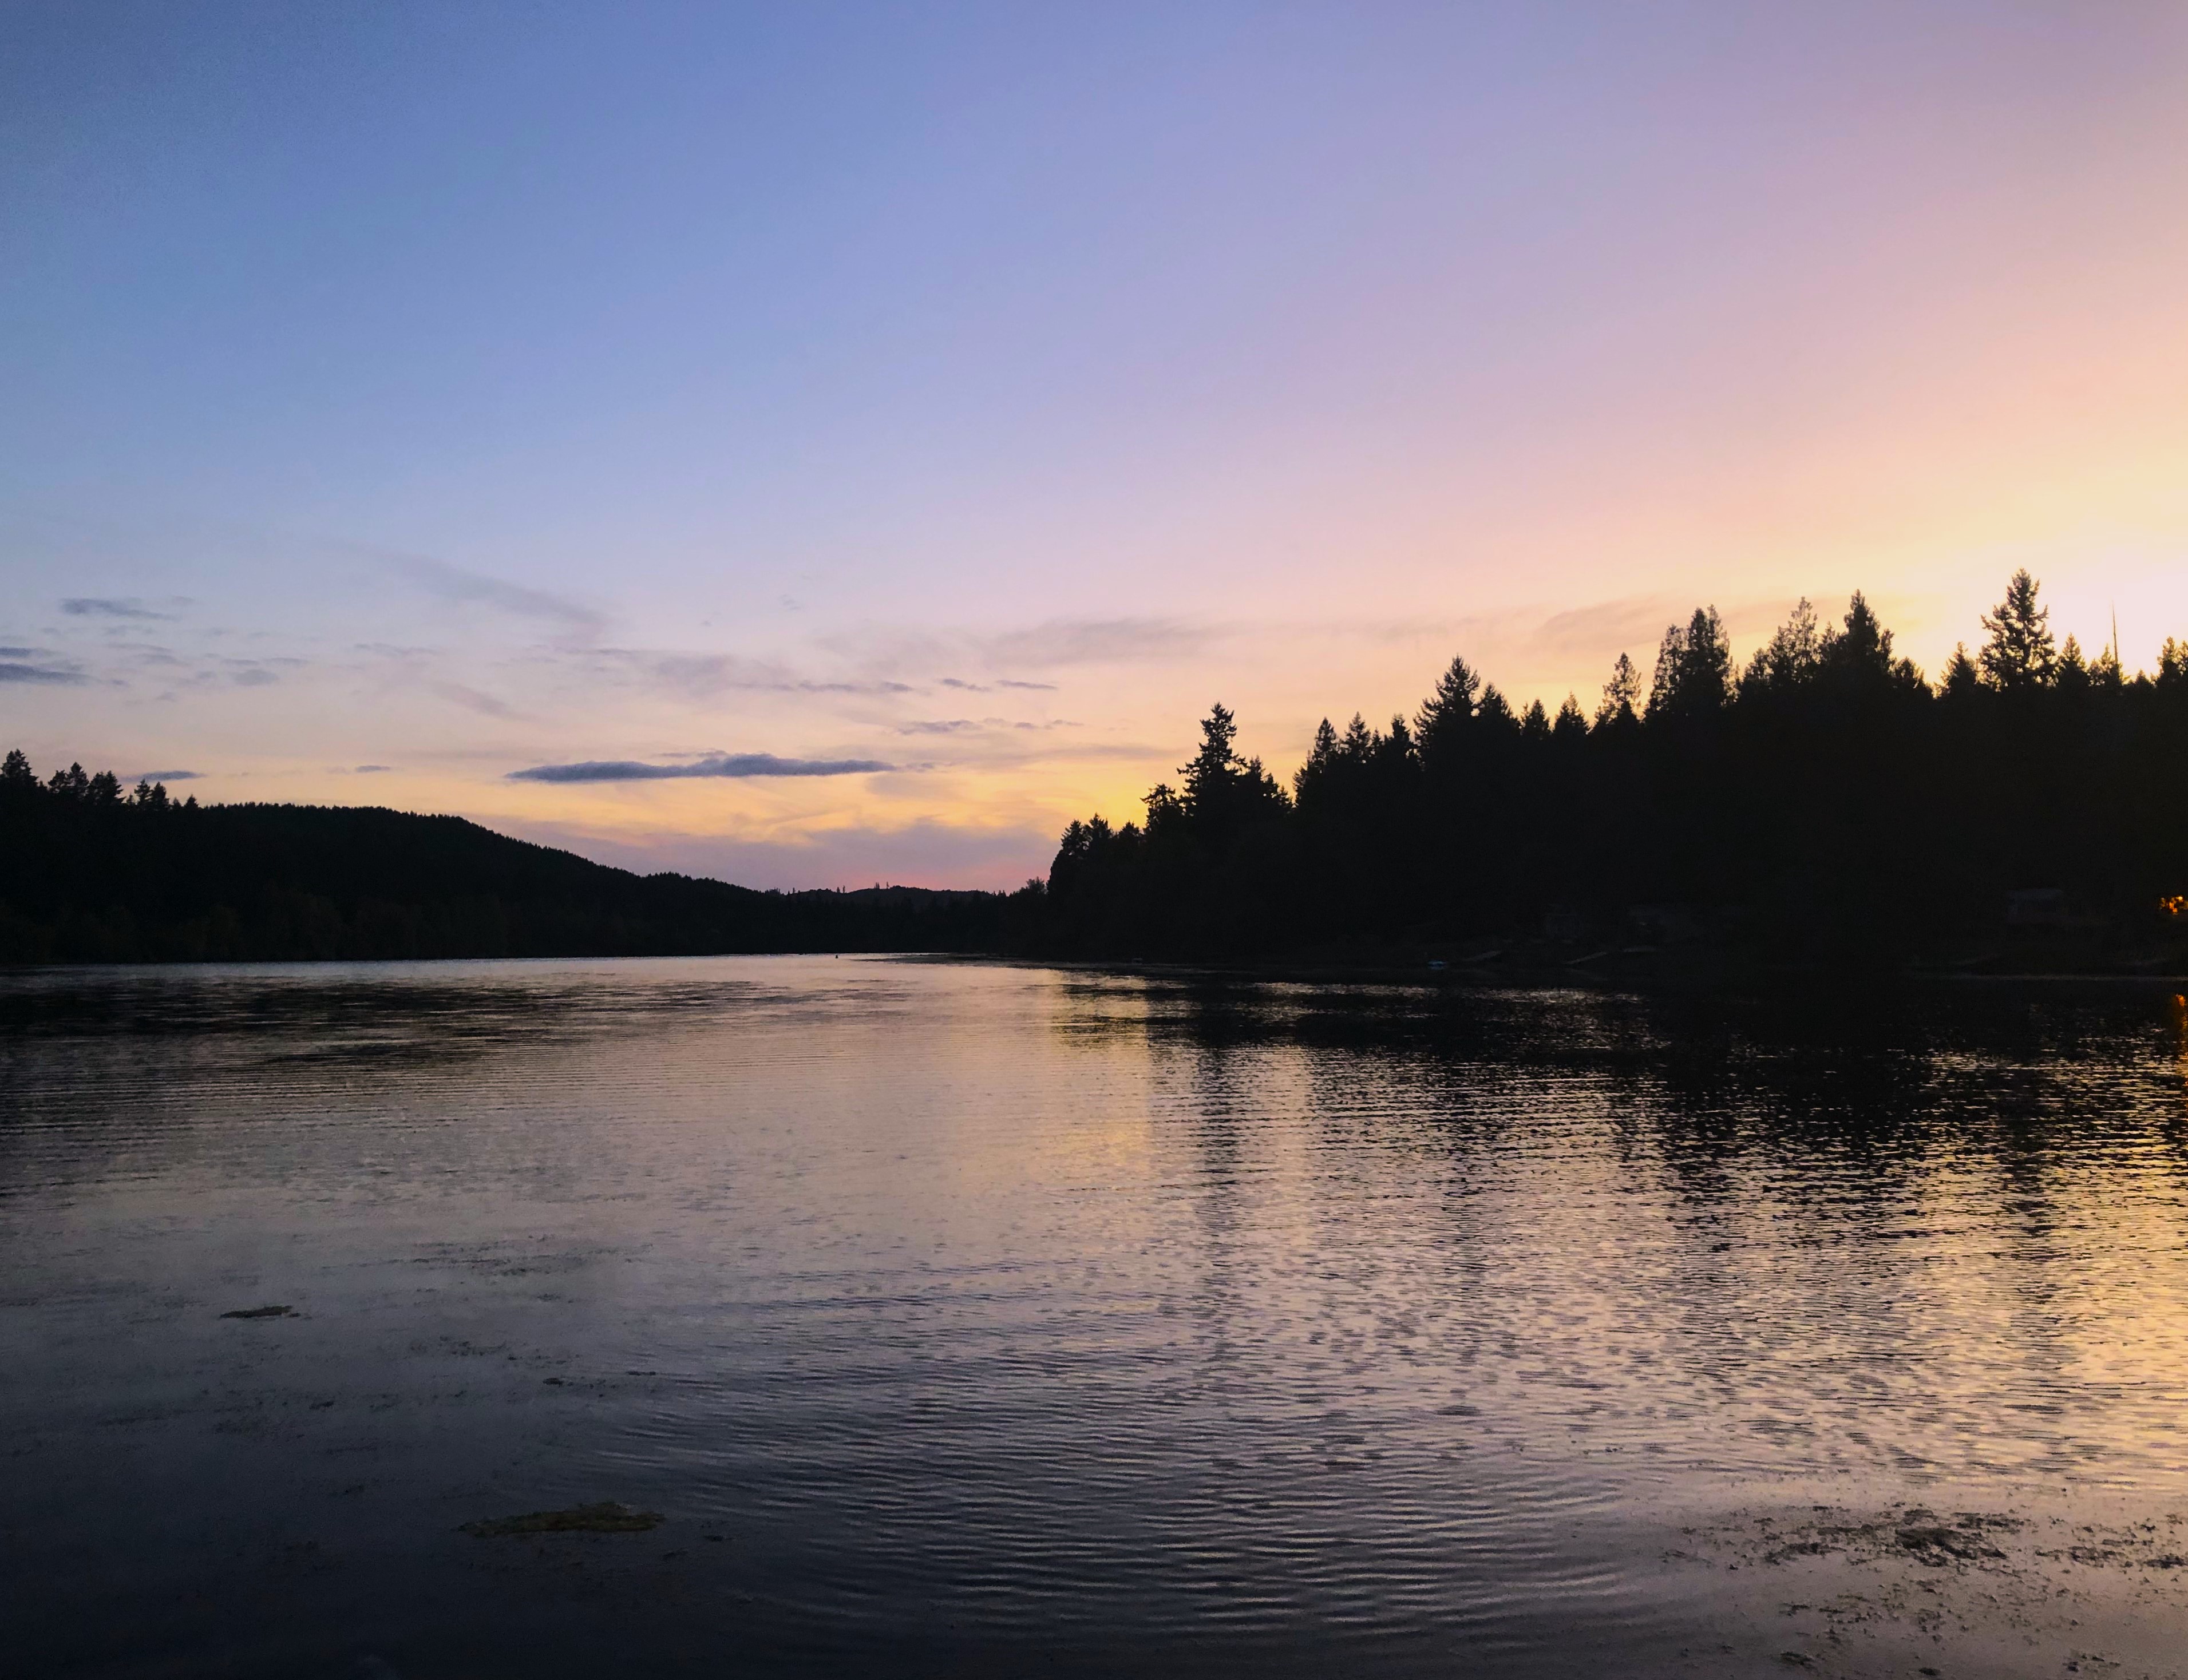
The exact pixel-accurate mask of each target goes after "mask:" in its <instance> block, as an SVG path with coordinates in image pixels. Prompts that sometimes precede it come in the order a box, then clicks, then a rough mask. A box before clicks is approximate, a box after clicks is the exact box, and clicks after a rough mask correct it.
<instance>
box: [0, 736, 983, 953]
mask: <svg viewBox="0 0 2188 1680" xmlns="http://www.w3.org/2000/svg"><path fill="white" fill-rule="evenodd" d="M1003 905H1004V899H1003V897H1002V895H1001V894H995V893H979V892H941V891H932V890H928V889H926V888H913V887H885V888H865V889H861V890H860V891H856V892H834V891H826V890H821V891H810V892H792V893H780V892H762V891H758V890H756V889H754V888H748V887H737V886H732V885H730V884H729V883H727V882H720V881H710V880H704V879H701V878H698V877H692V876H687V875H677V874H670V873H663V874H658V875H646V876H640V875H636V874H633V873H632V872H631V871H628V870H622V869H616V868H612V867H611V866H609V865H606V864H598V863H594V862H592V861H590V860H588V859H585V858H581V857H579V856H578V855H577V854H574V853H572V852H566V851H560V850H557V849H555V848H552V847H548V846H539V845H534V844H533V843H531V842H529V841H524V840H516V839H512V838H510V837H508V836H507V835H503V834H497V833H495V832H493V831H492V830H490V829H487V828H482V827H481V826H478V825H477V823H473V822H470V821H467V820H465V819H463V818H461V817H454V816H420V815H413V814H411V813H409V812H404V811H396V810H390V809H385V808H384V807H379V806H322V805H273V804H238V805H207V806H199V805H197V804H195V803H194V802H193V803H183V804H178V803H175V802H174V801H172V800H171V799H169V798H167V797H166V792H165V791H164V790H163V789H160V788H156V787H153V786H147V785H144V784H140V785H139V786H138V789H137V790H136V792H133V793H127V794H125V793H124V792H122V791H121V786H120V785H119V783H118V782H116V781H115V779H114V778H113V777H112V776H110V775H100V776H86V775H84V774H83V772H82V770H80V769H72V770H70V771H65V772H62V773H61V774H60V775H57V776H55V777H54V778H53V779H52V781H49V782H43V783H42V782H40V781H38V780H37V776H36V775H34V774H33V773H32V771H31V767H30V765H29V764H28V762H27V761H26V760H25V759H24V758H23V756H22V755H21V754H20V753H10V754H8V759H7V763H6V765H5V767H4V769H0V962H8V963H16V964H21V963H41V962H143V961H243V960H252V961H257V960H273V961H283V960H299V959H302V960H309V959H326V958H403V957H413V958H415V957H484V956H687V955H688V956H698V955H705V954H712V953H723V952H764V951H849V950H935V951H970V950H995V949H996V948H998V947H999V946H1000V944H1001V939H1002V925H1003Z"/></svg>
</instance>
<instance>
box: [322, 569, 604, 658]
mask: <svg viewBox="0 0 2188 1680" xmlns="http://www.w3.org/2000/svg"><path fill="white" fill-rule="evenodd" d="M362 552H364V553H365V554H366V555H367V556H368V557H369V559H370V560H371V561H372V562H373V563H374V564H375V565H376V566H379V567H381V568H382V569H384V570H386V571H388V572H393V573H395V574H396V575H397V576H398V577H401V578H407V579H409V582H411V583H414V584H415V585H416V586H417V587H418V588H420V589H423V590H425V591H426V593H427V594H428V595H435V596H437V597H438V598H439V599H440V600H446V601H454V602H457V603H460V604H463V605H467V606H490V607H493V609H495V610H496V611H497V612H507V613H510V614H513V615H515V616H516V617H520V618H533V619H538V620H541V621H543V622H544V623H550V624H558V625H560V626H561V628H562V630H563V632H564V633H565V634H567V635H570V636H572V637H574V638H576V639H577V640H581V641H590V640H594V639H595V638H596V637H598V636H599V635H600V634H601V632H602V631H603V630H605V629H606V628H607V619H606V615H605V614H604V613H602V612H599V611H598V610H596V609H595V608H593V607H590V606H586V605H585V604H584V602H583V601H578V600H572V599H570V597H568V596H567V595H556V594H555V593H553V592H552V591H551V590H548V589H533V587H532V586H531V585H530V584H528V583H510V582H509V581H508V580H507V579H506V578H490V577H488V575H487V574H486V573H484V572H471V571H466V570H465V568H464V567H460V566H451V565H449V564H448V561H444V560H435V559H433V558H431V556H430V555H415V554H392V553H388V552H386V551H385V550H362Z"/></svg>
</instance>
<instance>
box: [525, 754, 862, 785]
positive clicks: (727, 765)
mask: <svg viewBox="0 0 2188 1680" xmlns="http://www.w3.org/2000/svg"><path fill="white" fill-rule="evenodd" d="M897 768H898V767H897V766H896V765H894V764H883V763H881V762H880V761H879V760H878V759H874V758H776V757H775V754H774V753H725V754H722V755H720V756H719V757H715V758H702V759H700V760H699V761H698V762H697V763H696V764H640V763H637V762H636V761H634V760H632V759H628V758H610V759H589V760H587V761H586V762H584V763H583V764H535V765H533V767H532V768H531V769H530V770H511V771H510V773H509V780H510V781H546V782H578V781H684V780H686V779H689V778H695V777H702V776H728V777H732V778H743V777H747V776H808V775H869V774H871V773H873V772H876V771H881V770H895V769H897Z"/></svg>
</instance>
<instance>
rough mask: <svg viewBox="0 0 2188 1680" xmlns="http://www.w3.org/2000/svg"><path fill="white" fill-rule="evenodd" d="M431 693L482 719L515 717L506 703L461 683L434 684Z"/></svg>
mask: <svg viewBox="0 0 2188 1680" xmlns="http://www.w3.org/2000/svg"><path fill="white" fill-rule="evenodd" d="M433 692H434V693H436V694H437V695H439V696H441V698H442V699H443V700H447V701H451V702H454V704H456V705H458V706H460V707H462V708H464V709H465V711H467V712H477V713H479V715H480V716H482V717H487V718H513V717H515V716H516V709H515V708H513V707H511V706H510V704H509V702H506V701H504V700H497V699H496V698H495V697H494V696H493V695H490V694H488V693H485V692H484V691H481V690H479V689H475V688H471V687H468V686H466V685H464V684H462V683H435V684H434V685H433Z"/></svg>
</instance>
